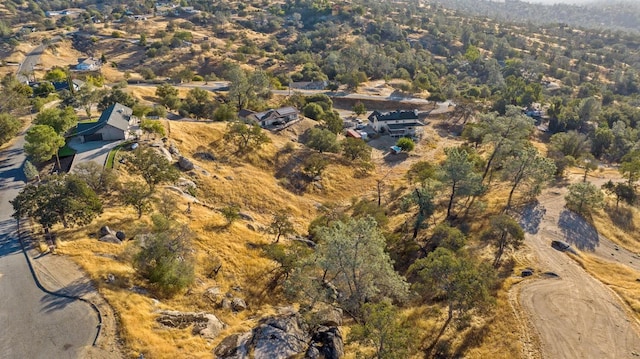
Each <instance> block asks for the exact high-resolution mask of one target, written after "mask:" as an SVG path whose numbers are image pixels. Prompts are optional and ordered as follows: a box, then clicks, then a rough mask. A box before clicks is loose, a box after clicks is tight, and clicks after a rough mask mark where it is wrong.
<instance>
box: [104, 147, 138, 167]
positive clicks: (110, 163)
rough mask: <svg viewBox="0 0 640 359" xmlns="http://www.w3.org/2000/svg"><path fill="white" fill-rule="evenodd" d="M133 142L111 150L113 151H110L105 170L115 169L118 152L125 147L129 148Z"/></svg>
mask: <svg viewBox="0 0 640 359" xmlns="http://www.w3.org/2000/svg"><path fill="white" fill-rule="evenodd" d="M132 142H133V141H126V142H122V143H121V144H119V145H117V146H116V147H114V148H113V149H111V151H109V154H108V155H107V163H105V165H104V166H105V168H113V166H114V164H115V160H116V155H117V154H118V151H120V149H122V148H123V147H125V146H129V145H130V144H131V143H132Z"/></svg>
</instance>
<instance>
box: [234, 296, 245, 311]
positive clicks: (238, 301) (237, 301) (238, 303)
mask: <svg viewBox="0 0 640 359" xmlns="http://www.w3.org/2000/svg"><path fill="white" fill-rule="evenodd" d="M231 308H232V309H233V310H234V311H236V312H241V311H243V310H246V309H247V303H246V302H245V301H244V300H243V299H242V298H233V299H232V300H231Z"/></svg>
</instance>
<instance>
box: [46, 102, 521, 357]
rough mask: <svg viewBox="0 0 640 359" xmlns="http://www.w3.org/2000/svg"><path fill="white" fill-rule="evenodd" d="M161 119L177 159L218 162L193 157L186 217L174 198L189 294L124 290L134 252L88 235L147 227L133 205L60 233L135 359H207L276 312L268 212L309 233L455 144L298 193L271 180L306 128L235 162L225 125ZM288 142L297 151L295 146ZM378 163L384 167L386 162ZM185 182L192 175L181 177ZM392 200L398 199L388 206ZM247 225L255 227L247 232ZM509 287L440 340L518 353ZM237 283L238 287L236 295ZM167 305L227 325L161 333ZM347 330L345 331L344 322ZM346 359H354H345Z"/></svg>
mask: <svg viewBox="0 0 640 359" xmlns="http://www.w3.org/2000/svg"><path fill="white" fill-rule="evenodd" d="M137 91H138V89H136V93H137V94H138V95H140V96H150V95H151V93H150V91H152V90H151V89H146V90H143V91H141V92H137ZM153 91H155V90H154V89H153ZM163 123H164V124H165V127H166V128H167V130H168V137H169V139H170V141H171V142H174V143H175V144H176V145H177V147H178V148H179V149H180V152H181V153H182V154H183V155H185V156H187V157H190V158H192V156H193V154H194V153H196V152H199V151H208V152H211V153H212V154H214V156H215V157H216V161H203V160H198V159H194V163H195V164H196V165H197V166H198V167H199V168H202V169H204V170H206V171H207V172H208V173H209V175H208V176H207V175H204V174H202V172H201V171H199V170H196V171H195V172H197V173H198V174H197V175H195V176H192V177H190V179H192V180H193V181H194V182H196V183H197V185H198V195H197V198H198V200H200V201H202V202H203V204H205V205H197V204H192V205H191V213H190V214H187V213H185V210H186V208H187V205H188V201H189V200H188V199H186V198H183V197H181V196H178V195H175V197H176V198H177V201H178V202H177V207H176V215H177V219H178V220H179V221H180V222H182V223H187V224H188V225H189V227H190V228H191V229H192V231H193V232H194V233H195V239H194V241H193V244H194V247H195V249H196V254H195V257H196V276H197V280H196V283H195V284H194V285H193V286H192V288H191V289H190V290H189V291H188V292H187V293H184V295H178V296H176V297H174V298H172V299H162V300H161V303H160V304H154V303H153V301H152V300H151V299H149V298H147V297H145V296H141V295H139V294H136V293H133V292H131V291H130V290H129V288H130V287H131V286H142V287H145V286H148V285H147V283H145V281H144V280H142V279H141V278H139V277H138V276H137V275H136V274H135V270H134V269H133V267H132V265H131V258H132V257H133V252H134V250H135V246H134V245H133V244H132V243H124V244H123V245H114V244H108V243H102V242H98V241H97V240H96V239H95V238H90V237H89V235H90V234H91V233H95V232H97V231H98V229H99V228H100V227H101V226H102V225H104V224H107V225H109V226H110V227H111V228H113V229H116V230H123V231H124V232H125V233H127V235H128V236H131V235H133V234H135V233H139V232H140V231H142V229H141V228H142V227H145V226H148V225H149V223H150V221H149V217H148V215H144V216H143V218H142V220H137V219H136V214H135V213H134V211H133V209H130V208H120V207H114V208H108V209H107V211H106V212H105V214H103V215H102V216H101V217H100V218H99V219H97V220H95V221H94V222H93V223H92V224H90V225H89V226H87V227H85V228H82V229H68V230H60V231H59V233H60V238H63V239H64V241H63V242H62V243H61V245H60V247H59V248H60V251H61V252H62V253H64V254H67V255H69V256H70V257H71V258H72V259H73V260H74V261H76V262H77V263H79V264H80V265H81V266H82V268H83V269H84V270H85V271H87V273H89V276H90V277H91V278H92V279H93V280H94V281H95V282H96V285H97V287H98V288H99V290H100V292H101V293H102V294H103V295H104V297H105V298H106V299H107V300H108V301H109V303H110V304H111V305H112V306H113V308H114V309H115V311H116V312H117V313H118V316H119V319H120V325H121V328H120V334H121V336H122V338H123V340H124V342H125V345H126V348H127V350H128V354H129V355H130V356H131V357H136V356H137V355H138V354H139V353H144V354H145V356H148V357H153V358H169V357H185V355H189V357H193V358H199V357H210V356H211V350H212V349H213V348H214V347H215V346H216V345H217V344H218V343H219V341H220V340H221V339H222V338H224V337H225V336H226V335H228V334H232V333H238V332H244V331H247V330H249V329H250V328H251V327H252V326H253V325H255V322H256V320H257V319H258V318H260V317H261V316H263V315H267V314H273V313H274V312H275V309H274V308H275V306H278V305H281V304H282V302H283V300H282V298H281V297H280V296H279V295H277V294H276V295H274V294H271V293H264V289H265V288H266V287H267V284H268V281H269V279H270V277H269V272H270V271H271V270H272V269H273V266H274V264H273V263H272V262H271V261H270V260H268V259H266V258H265V257H264V255H263V253H262V250H261V249H260V248H261V247H262V246H264V245H265V244H268V243H270V242H271V241H273V237H272V236H270V235H267V234H265V233H263V232H261V231H260V229H261V228H264V227H266V226H268V224H269V223H270V221H271V219H272V215H273V214H274V213H276V212H278V211H285V210H286V211H288V212H290V213H291V217H290V218H291V219H292V220H293V222H294V226H295V229H296V231H298V232H299V233H306V229H307V226H308V223H309V222H310V221H311V220H312V219H313V218H315V217H316V216H317V215H318V214H319V212H318V209H317V207H316V205H317V204H320V203H325V202H328V201H331V202H337V203H339V204H342V205H347V204H349V203H350V202H351V201H352V199H353V198H369V199H375V198H376V179H379V178H382V177H383V176H385V175H387V174H388V175H387V177H386V179H385V183H386V187H385V193H386V194H385V201H388V200H389V198H388V196H389V194H388V193H389V192H390V191H391V190H398V191H399V192H407V191H409V190H410V187H409V186H407V183H406V180H405V179H404V174H405V173H406V170H407V169H408V167H409V166H410V164H411V163H414V162H416V161H419V160H433V159H434V158H442V156H443V152H442V149H443V147H448V146H451V145H454V144H455V143H456V142H455V141H453V140H451V139H444V140H443V139H441V138H439V137H435V136H434V137H433V138H430V139H429V141H423V143H425V142H428V144H426V145H421V146H419V148H418V150H417V151H416V154H414V155H412V156H409V157H408V158H407V160H405V162H403V163H399V164H396V165H395V166H394V167H393V168H392V169H391V172H389V171H390V169H389V167H379V168H378V169H376V174H374V175H372V176H371V177H368V178H354V170H353V168H351V166H350V165H349V163H347V162H344V161H343V160H341V159H339V158H338V156H336V161H334V163H333V164H332V165H330V166H329V167H328V168H327V170H326V171H325V173H324V174H323V175H322V184H323V186H324V189H323V190H314V191H312V192H307V193H303V194H301V195H295V194H293V193H291V192H289V191H288V190H286V189H285V188H284V187H283V186H282V185H281V184H280V182H279V181H278V180H277V179H276V178H275V172H274V171H275V170H274V164H275V163H276V155H277V153H278V152H279V151H280V150H281V149H282V148H283V147H284V146H285V145H286V144H288V143H291V140H292V139H294V138H295V137H296V133H297V134H299V133H300V132H299V131H303V130H300V129H298V130H296V129H292V130H291V131H283V132H282V133H281V134H277V135H273V134H270V135H269V136H270V138H271V141H272V142H271V143H270V144H268V145H266V146H264V148H263V149H261V150H259V151H256V152H255V153H252V154H249V155H248V156H246V157H245V158H241V159H239V158H237V157H236V156H235V155H234V154H233V153H232V151H231V150H230V149H229V148H227V147H225V146H224V144H223V142H222V141H221V138H222V134H223V132H224V130H225V124H222V123H212V124H204V123H190V122H168V121H163ZM296 131H298V132H296ZM294 146H295V147H296V148H298V149H300V148H301V146H300V145H298V144H297V143H296V144H295V145H294ZM328 156H333V155H330V154H329V155H328ZM379 165H380V166H384V164H383V162H380V163H379ZM183 176H185V177H189V176H188V175H186V174H184V175H183ZM125 177H126V174H125ZM496 187H497V189H496V191H498V192H496V193H498V195H497V196H495V197H493V196H492V197H489V198H487V199H486V210H485V211H484V212H485V213H487V215H488V214H490V213H497V212H498V211H500V210H501V209H502V206H503V205H504V204H503V203H502V202H503V201H504V198H506V197H504V196H503V195H502V193H503V192H504V191H505V190H506V188H501V187H500V186H496ZM171 193H173V192H171ZM395 199H397V198H395V197H394V198H392V199H391V200H395ZM228 205H237V206H239V208H240V210H241V211H243V212H245V213H247V214H249V215H250V216H251V217H253V219H254V221H253V222H246V221H243V220H238V221H236V222H234V223H232V224H231V225H230V226H227V225H226V223H225V220H224V218H223V217H222V215H221V214H220V213H219V212H218V211H217V210H218V209H221V208H223V207H225V206H228ZM404 217H406V216H403V215H399V216H397V217H392V218H391V221H390V224H391V226H392V227H393V226H398V225H401V223H402V222H403V221H404V220H405V219H406V218H404ZM483 222H484V221H483V220H481V221H478V223H475V224H473V225H472V227H474V228H475V227H476V226H480V225H482V223H483ZM248 224H251V226H253V227H254V228H255V229H256V231H254V230H252V229H249V228H248V226H247V225H248ZM476 251H477V252H478V255H482V256H486V255H488V253H489V252H488V251H489V249H488V248H487V247H481V248H480V249H476ZM523 258H524V259H522V261H521V262H522V263H518V264H517V266H521V267H524V266H526V265H529V262H528V260H529V258H528V257H523ZM218 263H220V264H222V269H221V271H220V272H219V274H218V275H217V276H214V277H211V275H210V274H211V271H212V269H213V267H214V265H215V264H218ZM108 274H113V275H115V277H116V281H114V283H106V282H105V278H106V277H107V275H108ZM512 284H513V280H511V279H508V280H507V281H506V282H505V283H504V284H503V287H502V288H501V289H500V291H499V294H498V301H497V305H496V307H495V310H494V313H493V314H492V315H491V316H489V317H488V318H486V319H485V320H480V319H478V320H474V321H472V323H470V324H471V325H470V326H469V327H468V328H466V329H464V330H462V331H459V332H458V331H456V330H455V329H454V328H453V327H452V328H450V330H448V331H447V334H446V338H448V339H449V340H450V342H451V346H452V350H454V351H455V350H459V349H461V348H463V349H464V351H462V353H465V355H468V356H469V357H472V358H482V357H487V356H488V355H489V354H490V353H500V354H498V357H499V358H513V357H517V356H519V354H520V352H521V349H520V346H519V344H518V337H519V335H520V331H519V329H518V328H519V327H518V323H517V320H516V319H515V316H514V314H513V311H512V309H511V307H510V305H509V302H508V297H507V294H506V293H507V291H508V289H509V288H510V286H511V285H512ZM213 286H218V287H219V288H220V289H221V292H222V293H225V292H231V293H233V294H234V295H237V296H240V297H243V298H244V299H245V300H246V301H247V303H248V304H249V306H250V310H248V311H245V312H240V313H237V314H232V313H231V312H228V311H225V310H220V309H216V308H215V307H214V304H213V303H211V302H210V301H209V300H208V299H207V298H206V297H205V296H204V295H203V294H204V292H205V291H206V290H207V289H208V288H211V287H213ZM234 287H240V288H241V289H240V291H235V290H234V289H233V288H234ZM169 308H170V309H174V310H182V311H207V312H212V313H215V314H216V315H217V316H218V317H219V318H220V319H221V320H222V321H223V322H225V323H226V324H227V325H228V327H227V328H226V329H225V331H224V332H223V333H222V334H221V335H220V336H219V337H218V338H217V339H215V340H212V341H207V340H204V339H202V338H199V337H194V336H193V335H191V333H190V330H189V329H185V330H177V329H165V328H162V327H161V326H160V325H159V324H157V323H156V322H155V320H154V319H155V316H156V314H154V312H155V311H156V310H158V309H169ZM404 315H405V316H406V317H407V320H409V321H411V324H412V326H413V327H415V328H416V330H417V331H418V332H419V333H420V334H419V336H430V335H433V333H434V332H435V330H437V329H438V328H439V326H440V325H441V324H442V320H441V319H442V318H440V316H442V315H443V313H442V312H441V311H440V310H439V308H437V307H428V306H420V307H414V308H408V309H406V310H405V311H404ZM344 329H345V330H344V333H345V334H346V333H347V332H348V325H347V326H346V327H345V328H344ZM345 336H346V335H345ZM347 348H348V350H349V348H354V345H348V346H347ZM354 351H355V349H354ZM418 355H419V354H418ZM494 356H495V355H494ZM348 357H353V356H352V354H350V356H348Z"/></svg>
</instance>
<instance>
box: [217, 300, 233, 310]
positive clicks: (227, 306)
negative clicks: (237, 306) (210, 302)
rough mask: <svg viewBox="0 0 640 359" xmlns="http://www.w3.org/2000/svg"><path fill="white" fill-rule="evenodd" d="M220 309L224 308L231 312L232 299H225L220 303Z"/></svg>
mask: <svg viewBox="0 0 640 359" xmlns="http://www.w3.org/2000/svg"><path fill="white" fill-rule="evenodd" d="M220 307H222V309H229V310H231V299H229V298H224V299H223V300H222V302H220Z"/></svg>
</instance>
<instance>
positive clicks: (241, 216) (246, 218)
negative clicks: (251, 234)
mask: <svg viewBox="0 0 640 359" xmlns="http://www.w3.org/2000/svg"><path fill="white" fill-rule="evenodd" d="M238 216H240V218H242V219H244V220H245V221H249V222H253V221H254V219H253V217H251V215H249V214H247V213H245V212H238Z"/></svg>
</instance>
